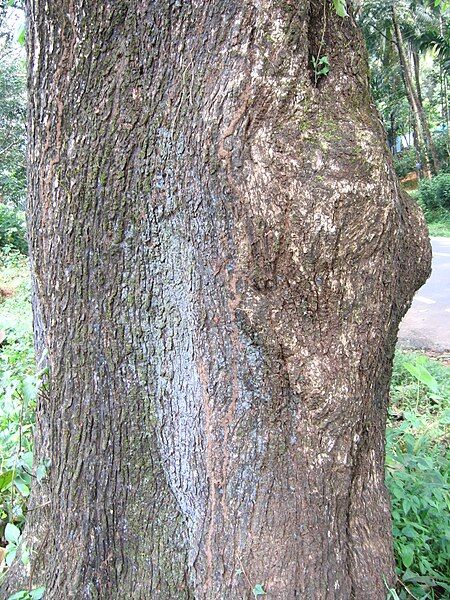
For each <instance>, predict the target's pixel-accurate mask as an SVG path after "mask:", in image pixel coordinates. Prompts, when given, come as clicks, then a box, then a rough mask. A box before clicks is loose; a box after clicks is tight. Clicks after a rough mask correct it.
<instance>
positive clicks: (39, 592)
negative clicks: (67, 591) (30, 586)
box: [30, 587, 45, 600]
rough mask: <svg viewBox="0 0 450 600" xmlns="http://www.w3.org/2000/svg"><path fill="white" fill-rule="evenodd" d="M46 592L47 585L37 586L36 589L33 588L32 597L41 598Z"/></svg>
mask: <svg viewBox="0 0 450 600" xmlns="http://www.w3.org/2000/svg"><path fill="white" fill-rule="evenodd" d="M44 594H45V587H38V588H35V589H34V590H31V592H30V597H31V598H32V599H33V600H41V598H43V596H44Z"/></svg>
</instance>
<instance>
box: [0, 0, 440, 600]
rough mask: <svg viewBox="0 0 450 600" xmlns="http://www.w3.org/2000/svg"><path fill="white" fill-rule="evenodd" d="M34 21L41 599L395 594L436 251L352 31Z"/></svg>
mask: <svg viewBox="0 0 450 600" xmlns="http://www.w3.org/2000/svg"><path fill="white" fill-rule="evenodd" d="M28 11H29V57H30V60H29V84H30V102H31V105H30V116H31V125H30V202H29V230H30V245H31V251H32V267H33V277H34V281H35V287H36V293H37V298H38V303H39V307H40V314H41V321H42V327H43V329H42V335H43V338H42V339H43V340H44V341H45V342H44V343H45V347H46V349H47V352H48V361H49V367H50V380H49V385H48V389H47V390H46V391H45V393H43V394H42V397H41V400H40V405H39V409H38V415H37V423H38V431H37V461H36V463H37V464H38V463H39V461H40V460H42V459H43V458H45V457H50V458H51V460H52V465H51V468H50V471H49V475H48V478H47V479H46V480H44V483H43V485H42V486H40V487H36V489H35V490H34V496H33V500H32V508H34V507H35V508H34V510H33V511H32V512H31V513H30V518H29V524H28V529H27V531H26V533H25V538H26V539H27V544H28V546H29V547H31V548H32V549H33V550H34V551H35V554H33V555H32V556H33V559H32V566H31V569H32V572H31V577H29V579H30V580H32V582H31V583H32V585H37V584H38V583H39V584H43V585H45V586H46V589H47V592H46V599H48V600H56V599H58V600H60V599H63V598H64V599H65V598H76V599H77V600H82V599H87V598H101V599H105V600H106V599H108V600H110V599H117V600H122V599H124V598H133V599H148V598H152V599H153V598H155V599H158V598H159V599H178V598H179V599H188V598H189V599H193V598H195V599H198V600H202V599H205V600H212V599H230V600H231V599H233V600H234V599H238V598H251V597H252V592H251V590H252V587H253V586H255V585H256V584H261V585H262V586H263V587H264V590H265V591H266V592H267V596H266V597H267V598H268V599H269V600H275V599H276V600H281V599H283V600H287V599H289V600H290V599H295V598H302V599H304V598H308V599H345V600H348V599H352V598H354V599H358V600H370V599H376V600H378V599H380V600H381V599H382V598H383V599H384V598H385V593H386V592H385V584H384V582H383V577H385V578H386V580H387V581H388V582H391V581H392V577H393V558H392V548H391V534H390V516H389V502H388V498H387V494H386V490H385V486H384V476H383V454H384V430H385V415H386V406H387V401H388V385H389V379H390V372H391V362H392V355H393V350H394V344H395V340H396V334H397V327H398V324H399V321H400V319H401V317H402V315H403V314H404V313H405V311H406V309H407V307H408V306H409V304H410V302H411V298H412V294H413V292H414V290H415V289H417V288H418V286H419V285H420V284H421V283H422V282H423V281H424V279H425V277H426V275H427V274H428V271H429V263H430V249H429V244H428V242H427V234H426V229H425V225H424V222H423V218H422V216H421V214H420V212H419V209H418V208H417V206H416V205H415V204H414V203H413V202H412V201H411V200H410V199H409V198H407V197H405V196H404V195H402V194H401V192H400V190H399V187H398V183H397V180H396V179H395V176H394V174H393V169H392V165H391V161H390V158H389V151H388V149H387V147H386V145H385V142H384V132H383V130H382V127H381V125H380V122H379V120H378V118H377V115H376V112H375V109H374V107H373V105H372V103H371V99H370V96H369V89H368V78H367V65H366V59H365V53H364V51H363V46H362V42H361V38H360V35H359V33H358V32H357V30H356V28H355V25H354V23H353V21H352V19H351V18H348V19H340V18H339V17H337V16H336V15H335V14H334V13H333V12H332V10H331V7H330V6H329V5H328V4H327V5H326V6H325V11H324V7H323V5H316V4H314V3H310V2H309V1H307V0H295V1H290V0H281V1H278V0H256V1H253V2H247V1H246V0H243V1H242V0H239V2H238V1H232V0H214V1H213V0H209V1H202V2H196V1H192V2H177V1H164V0H159V1H156V2H148V1H143V0H128V1H127V2H125V1H122V0H109V1H108V0H106V1H104V2H92V0H89V1H88V0H86V1H84V0H59V1H58V2H47V3H44V2H43V0H29V2H28ZM324 15H325V16H326V20H325V21H324ZM322 38H323V40H324V42H323V44H322V46H321V42H320V41H321V39H322ZM319 48H322V49H321V54H322V55H325V54H326V55H327V56H328V58H329V61H330V64H331V71H330V74H329V75H328V76H327V77H321V78H320V79H319V81H318V85H317V86H315V85H314V79H315V77H314V73H313V72H312V71H311V57H312V56H317V53H318V50H319ZM46 502H49V503H50V504H48V505H46V504H45V503H46ZM19 571H20V567H19V566H17V567H16V569H15V570H14V569H13V571H12V576H11V577H10V579H9V581H8V583H7V584H6V587H5V588H4V589H9V590H11V589H13V586H16V587H15V589H17V586H18V585H19V584H18V583H17V581H18V579H17V578H19V577H20V573H19Z"/></svg>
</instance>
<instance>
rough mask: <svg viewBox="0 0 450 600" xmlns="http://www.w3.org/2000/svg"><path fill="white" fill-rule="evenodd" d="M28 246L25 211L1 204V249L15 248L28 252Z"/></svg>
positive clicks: (24, 252)
mask: <svg viewBox="0 0 450 600" xmlns="http://www.w3.org/2000/svg"><path fill="white" fill-rule="evenodd" d="M27 248H28V245H27V241H26V237H25V222H24V215H23V213H22V212H20V211H19V210H18V209H17V208H15V207H11V206H7V205H5V204H0V250H5V249H13V250H18V251H19V252H22V253H23V254H26V252H27Z"/></svg>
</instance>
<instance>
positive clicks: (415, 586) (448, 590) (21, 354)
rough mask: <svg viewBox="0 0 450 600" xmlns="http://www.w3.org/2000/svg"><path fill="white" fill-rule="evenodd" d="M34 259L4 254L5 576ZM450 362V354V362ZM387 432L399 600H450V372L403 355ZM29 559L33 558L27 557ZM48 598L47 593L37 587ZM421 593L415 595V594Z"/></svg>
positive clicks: (31, 375)
mask: <svg viewBox="0 0 450 600" xmlns="http://www.w3.org/2000/svg"><path fill="white" fill-rule="evenodd" d="M29 293H30V289H29V277H28V266H27V259H26V257H25V256H23V255H22V254H20V253H19V252H18V251H17V250H11V249H7V252H2V253H1V254H0V294H1V297H0V336H1V337H0V339H1V340H2V342H1V344H0V414H1V417H0V546H1V549H0V563H1V567H0V571H1V572H3V573H4V572H5V570H6V569H7V568H8V565H9V564H10V563H11V561H12V559H13V558H14V556H15V552H16V549H17V545H18V543H19V542H20V535H21V530H22V527H23V524H24V522H25V516H26V506H27V500H28V496H29V493H30V487H31V485H32V483H33V484H34V485H38V482H39V480H40V479H41V478H42V477H43V476H44V475H45V472H46V468H48V467H49V465H38V466H37V467H38V468H37V472H36V479H35V480H33V476H32V475H31V472H32V433H33V426H34V411H35V407H36V393H37V387H38V379H39V377H37V376H36V374H35V373H36V369H35V365H34V358H33V356H34V354H33V343H32V331H31V306H30V301H29ZM447 358H448V359H450V357H447ZM391 393H392V401H391V406H390V410H389V425H388V429H387V457H386V478H387V484H388V487H389V490H390V492H391V497H392V509H393V531H394V540H395V542H394V543H395V554H396V561H397V572H398V577H399V582H398V586H397V589H396V590H392V591H388V590H387V592H386V593H387V595H388V597H391V598H400V599H401V600H407V599H411V598H414V597H416V598H420V599H426V598H430V599H434V598H435V599H438V598H450V575H449V571H448V565H449V564H450V474H449V469H448V465H449V459H450V450H449V446H450V444H449V441H450V440H449V428H450V367H449V366H447V359H445V357H443V358H440V359H432V358H428V357H426V356H422V355H420V354H418V353H406V352H402V351H401V350H398V351H397V354H396V357H395V363H394V374H393V380H392V392H391ZM26 560H27V556H26V554H25V561H26ZM34 592H35V596H30V595H29V594H28V595H27V596H23V597H24V598H33V597H36V598H37V597H39V594H40V590H39V589H38V590H35V591H34ZM411 594H412V595H411Z"/></svg>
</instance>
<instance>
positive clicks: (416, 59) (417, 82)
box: [411, 47, 423, 105]
mask: <svg viewBox="0 0 450 600" xmlns="http://www.w3.org/2000/svg"><path fill="white" fill-rule="evenodd" d="M411 56H412V59H413V65H414V81H415V85H416V90H417V99H418V101H419V104H420V105H423V97H422V86H421V84H420V55H419V53H418V51H417V49H416V48H414V47H411Z"/></svg>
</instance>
